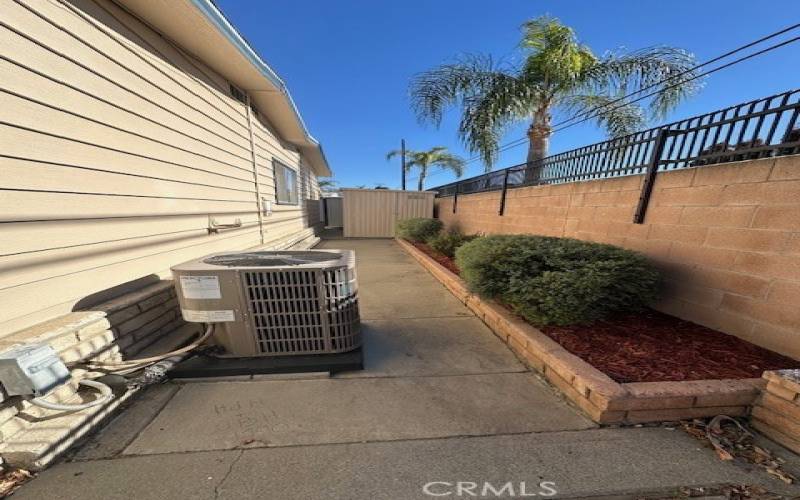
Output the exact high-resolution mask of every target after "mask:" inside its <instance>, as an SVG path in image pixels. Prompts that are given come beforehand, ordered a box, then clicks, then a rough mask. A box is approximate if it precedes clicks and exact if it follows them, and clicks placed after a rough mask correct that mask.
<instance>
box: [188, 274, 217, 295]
mask: <svg viewBox="0 0 800 500" xmlns="http://www.w3.org/2000/svg"><path fill="white" fill-rule="evenodd" d="M181 290H183V296H184V297H185V298H187V299H219V298H222V294H221V293H220V290H219V278H217V277H216V276H181Z"/></svg>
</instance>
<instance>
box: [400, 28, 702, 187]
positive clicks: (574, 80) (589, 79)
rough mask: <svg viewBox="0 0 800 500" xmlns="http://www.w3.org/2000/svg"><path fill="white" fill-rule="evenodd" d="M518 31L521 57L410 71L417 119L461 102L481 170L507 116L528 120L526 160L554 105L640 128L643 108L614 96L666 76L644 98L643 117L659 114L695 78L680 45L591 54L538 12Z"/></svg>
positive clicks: (606, 123) (473, 59)
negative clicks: (516, 63) (507, 61)
mask: <svg viewBox="0 0 800 500" xmlns="http://www.w3.org/2000/svg"><path fill="white" fill-rule="evenodd" d="M522 31H523V36H522V41H521V42H520V46H521V48H522V49H523V50H524V53H525V58H524V60H523V62H522V64H521V65H519V66H516V67H514V66H508V65H496V64H495V63H494V61H493V60H492V58H491V57H490V56H482V55H467V56H463V57H461V58H460V59H459V60H457V61H456V62H454V63H452V64H445V65H442V66H439V67H437V68H434V69H431V70H429V71H426V72H423V73H420V74H418V75H416V76H415V78H414V79H413V80H412V83H411V87H410V93H411V99H412V107H413V108H414V111H415V112H416V114H417V116H418V118H419V119H420V121H421V122H426V121H430V122H433V123H434V124H435V125H436V126H439V124H440V123H441V120H442V115H443V113H444V111H445V109H447V108H448V107H450V106H453V105H459V106H460V107H461V122H460V125H459V128H458V134H459V136H460V138H461V139H462V140H463V141H464V143H465V145H466V146H467V148H468V149H469V150H470V151H471V152H473V153H477V154H479V155H480V157H481V159H482V160H483V162H484V164H485V168H486V171H487V172H488V171H489V170H491V168H492V165H493V164H494V163H495V161H496V160H497V156H498V153H499V146H498V143H499V141H500V139H501V137H502V135H503V132H504V131H505V129H506V128H507V127H508V126H509V125H511V124H513V123H515V122H518V121H522V120H524V121H526V122H527V123H529V124H530V125H529V127H528V132H527V135H528V143H529V145H528V156H527V163H528V165H533V164H536V163H537V162H538V161H539V160H541V159H542V158H544V157H546V156H547V152H548V147H549V142H550V136H551V134H552V132H553V128H552V121H551V120H552V116H553V113H554V112H556V111H560V112H561V113H562V114H563V115H564V116H565V117H576V116H581V117H583V116H591V115H595V114H596V116H592V119H593V120H594V121H595V122H597V123H598V124H599V125H601V126H603V127H604V128H605V129H606V130H607V132H608V134H609V135H610V136H612V137H619V136H623V135H627V134H630V133H633V132H635V131H636V130H640V129H641V128H643V126H644V125H645V123H646V121H647V118H648V116H647V114H648V113H646V112H645V110H644V109H643V108H642V107H641V106H639V105H637V104H635V103H630V104H623V102H619V103H615V102H613V101H614V100H615V99H618V98H620V97H621V96H623V95H625V94H627V93H630V92H633V91H636V90H639V89H642V88H645V87H650V86H652V85H655V84H658V83H659V82H662V81H664V80H665V79H670V81H669V83H668V86H667V85H660V86H658V91H657V93H656V94H655V95H654V96H653V97H652V98H650V99H649V100H648V101H647V105H648V108H649V112H650V113H649V114H650V118H652V119H661V118H663V117H664V116H665V115H666V113H667V112H669V111H670V110H672V109H673V108H674V107H675V106H677V105H678V104H679V103H680V102H682V101H683V100H684V99H686V98H687V97H689V96H691V95H692V94H694V93H695V92H696V91H697V90H698V89H699V88H700V84H699V83H698V81H697V80H691V81H690V78H693V77H695V76H696V73H695V72H694V71H693V70H692V69H691V68H692V67H694V66H695V64H696V63H695V59H694V56H693V55H692V54H690V53H688V52H686V51H685V50H682V49H678V48H673V47H650V48H646V49H642V50H639V51H635V52H631V53H627V54H626V53H622V52H616V53H608V54H606V55H604V56H602V57H597V56H595V55H594V54H593V53H592V51H591V50H590V49H589V48H588V47H586V46H585V45H582V44H581V43H580V42H579V41H578V39H577V37H576V36H575V32H574V31H573V30H572V28H570V27H568V26H565V25H563V24H561V22H560V21H559V20H558V19H555V18H550V17H539V18H536V19H533V20H530V21H528V22H526V23H525V24H523V25H522ZM679 75H680V76H679ZM612 104H613V105H612ZM529 170H530V169H529Z"/></svg>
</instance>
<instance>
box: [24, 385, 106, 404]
mask: <svg viewBox="0 0 800 500" xmlns="http://www.w3.org/2000/svg"><path fill="white" fill-rule="evenodd" d="M78 385H85V386H87V387H91V388H93V389H97V390H98V391H99V392H100V397H99V398H97V399H95V400H93V401H89V402H87V403H82V404H77V405H68V404H61V403H53V402H50V401H47V400H46V399H44V398H33V399H30V400H29V401H30V402H31V404H33V405H36V406H40V407H42V408H46V409H48V410H57V411H80V410H85V409H86V408H92V407H95V406H100V405H102V404H105V403H107V402H109V401H111V400H112V399H114V393H113V392H111V388H110V387H109V386H107V385H106V384H104V383H102V382H98V381H97V380H81V381H80V382H78Z"/></svg>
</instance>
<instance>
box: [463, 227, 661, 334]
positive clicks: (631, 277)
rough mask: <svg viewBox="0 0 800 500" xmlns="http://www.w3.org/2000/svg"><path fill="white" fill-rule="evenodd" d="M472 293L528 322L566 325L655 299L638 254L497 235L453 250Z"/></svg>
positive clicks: (649, 270) (653, 282)
mask: <svg viewBox="0 0 800 500" xmlns="http://www.w3.org/2000/svg"><path fill="white" fill-rule="evenodd" d="M456 264H457V265H458V267H459V269H461V277H462V278H463V279H464V281H465V282H466V283H467V285H468V286H469V288H470V290H472V291H473V292H475V293H478V294H479V295H481V296H484V297H489V298H496V299H499V300H501V301H503V302H504V303H506V304H508V305H509V306H511V307H512V308H513V309H514V310H515V312H517V313H518V314H520V315H521V316H523V317H524V318H525V319H527V320H528V321H530V322H532V323H535V324H539V325H546V324H556V325H569V324H576V323H587V322H591V321H593V320H597V319H601V318H603V317H606V316H608V315H609V314H610V313H613V312H620V311H635V310H638V309H641V308H642V307H644V306H645V305H647V304H648V303H649V302H651V301H652V300H653V299H655V298H656V296H657V292H658V287H659V282H660V278H659V274H658V272H657V271H656V270H655V269H654V268H653V267H652V266H651V265H650V264H649V262H648V261H647V259H646V258H645V257H644V256H643V255H641V254H638V253H636V252H632V251H630V250H626V249H624V248H619V247H615V246H611V245H604V244H599V243H591V242H587V241H580V240H574V239H569V238H552V237H546V236H529V235H497V236H487V237H484V238H478V239H475V240H473V241H471V242H469V243H466V244H464V245H463V246H461V248H459V249H458V250H457V251H456Z"/></svg>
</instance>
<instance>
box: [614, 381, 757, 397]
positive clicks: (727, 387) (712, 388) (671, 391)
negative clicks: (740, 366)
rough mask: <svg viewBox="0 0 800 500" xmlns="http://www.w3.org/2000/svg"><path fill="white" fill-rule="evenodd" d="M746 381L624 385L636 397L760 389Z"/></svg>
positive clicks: (753, 392) (754, 391) (683, 395)
mask: <svg viewBox="0 0 800 500" xmlns="http://www.w3.org/2000/svg"><path fill="white" fill-rule="evenodd" d="M748 380H749V379H745V380H735V379H726V380H685V381H679V382H631V383H627V384H623V385H624V386H625V388H626V389H627V390H628V392H630V394H631V395H632V396H634V397H638V398H661V397H696V396H704V395H708V394H730V393H741V392H744V393H750V394H756V393H757V392H758V388H757V387H756V386H754V385H753V384H752V383H751V382H749V381H748Z"/></svg>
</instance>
